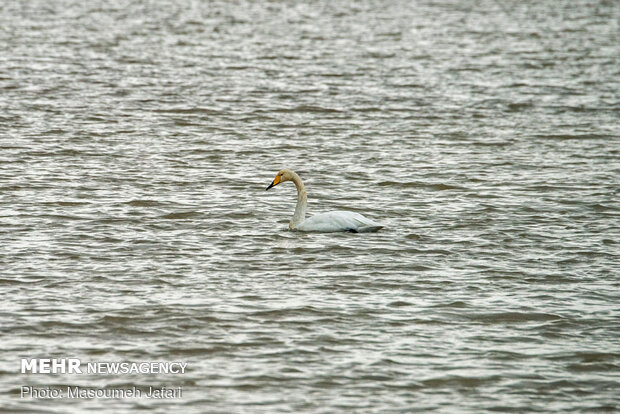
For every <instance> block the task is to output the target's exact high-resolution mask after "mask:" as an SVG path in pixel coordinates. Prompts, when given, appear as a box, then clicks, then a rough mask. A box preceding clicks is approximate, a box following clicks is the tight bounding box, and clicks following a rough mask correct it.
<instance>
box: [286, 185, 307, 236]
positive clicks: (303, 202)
mask: <svg viewBox="0 0 620 414" xmlns="http://www.w3.org/2000/svg"><path fill="white" fill-rule="evenodd" d="M293 182H294V183H295V187H297V206H295V213H294V214H293V218H292V219H291V222H290V223H289V224H288V227H289V228H290V229H291V230H292V229H296V228H297V226H299V225H300V224H301V223H302V222H303V221H304V220H305V219H306V207H307V205H308V195H307V194H306V187H304V183H302V182H301V178H299V176H298V175H297V174H295V173H293Z"/></svg>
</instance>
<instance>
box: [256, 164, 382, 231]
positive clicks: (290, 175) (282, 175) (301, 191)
mask: <svg viewBox="0 0 620 414" xmlns="http://www.w3.org/2000/svg"><path fill="white" fill-rule="evenodd" d="M286 181H292V182H293V183H295V186H296V187H297V206H296V207H295V213H294V214H293V218H292V219H291V221H290V223H289V224H288V227H289V229H291V230H298V231H315V232H322V233H328V232H335V231H349V232H352V233H366V232H374V231H378V230H379V229H381V228H382V227H383V226H382V225H381V224H379V223H376V222H374V221H372V220H370V219H367V218H366V217H364V216H362V215H361V214H359V213H354V212H352V211H330V212H329V213H321V214H316V215H314V216H312V217H310V218H309V219H306V207H307V204H308V195H307V194H306V188H305V187H304V183H302V182H301V178H299V175H297V174H296V173H295V172H294V171H291V170H289V169H286V168H285V169H283V170H280V171H278V174H277V175H276V178H274V179H273V181H272V182H271V184H269V187H267V188H266V189H265V191H267V190H269V189H270V188H271V187H275V186H276V185H278V184H280V183H283V182H286Z"/></svg>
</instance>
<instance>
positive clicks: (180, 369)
mask: <svg viewBox="0 0 620 414" xmlns="http://www.w3.org/2000/svg"><path fill="white" fill-rule="evenodd" d="M21 361H22V364H21V365H22V374H26V373H29V374H82V373H86V374H107V375H119V374H120V375H123V374H185V368H186V367H187V362H182V361H171V362H167V361H141V362H106V361H99V362H86V363H84V364H82V362H81V361H80V360H79V359H78V358H32V359H27V358H25V359H22V360H21ZM80 365H82V366H84V368H83V369H82V368H80Z"/></svg>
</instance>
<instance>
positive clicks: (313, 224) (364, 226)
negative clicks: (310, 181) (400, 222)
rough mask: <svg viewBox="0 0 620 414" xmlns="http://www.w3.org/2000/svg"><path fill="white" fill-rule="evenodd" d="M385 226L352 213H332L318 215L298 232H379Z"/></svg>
mask: <svg viewBox="0 0 620 414" xmlns="http://www.w3.org/2000/svg"><path fill="white" fill-rule="evenodd" d="M382 227H383V226H382V225H381V224H379V223H377V222H375V221H372V220H370V219H368V218H366V217H364V216H362V215H361V214H359V213H354V212H352V211H330V212H329V213H321V214H316V215H314V216H312V217H310V218H309V219H307V220H304V221H303V223H301V224H300V225H299V226H298V227H297V230H301V231H318V232H332V231H352V232H359V233H362V232H371V231H377V230H379V229H380V228H382Z"/></svg>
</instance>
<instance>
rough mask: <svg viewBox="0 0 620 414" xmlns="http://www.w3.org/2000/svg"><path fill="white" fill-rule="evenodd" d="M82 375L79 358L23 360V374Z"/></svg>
mask: <svg viewBox="0 0 620 414" xmlns="http://www.w3.org/2000/svg"><path fill="white" fill-rule="evenodd" d="M27 372H29V373H32V374H81V373H82V370H81V369H80V360H79V359H77V358H40V359H22V374H25V373H27Z"/></svg>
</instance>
